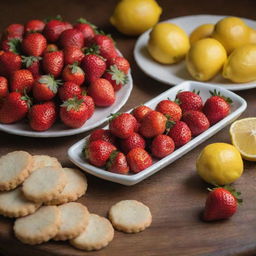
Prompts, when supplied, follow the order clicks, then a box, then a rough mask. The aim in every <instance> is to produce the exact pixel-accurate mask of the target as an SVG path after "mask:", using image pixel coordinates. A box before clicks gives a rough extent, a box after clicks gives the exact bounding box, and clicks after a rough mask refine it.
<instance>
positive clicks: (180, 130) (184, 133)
mask: <svg viewBox="0 0 256 256" xmlns="http://www.w3.org/2000/svg"><path fill="white" fill-rule="evenodd" d="M168 136H170V137H171V138H172V139H173V141H174V144H175V147H176V148H178V147H181V146H183V145H185V144H186V143H188V142H189V141H190V140H191V136H192V135H191V131H190V129H189V127H188V126H187V124H186V123H184V122H183V121H178V122H176V123H175V124H174V125H173V126H172V127H171V129H170V131H169V133H168Z"/></svg>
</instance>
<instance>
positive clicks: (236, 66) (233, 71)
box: [222, 44, 256, 83]
mask: <svg viewBox="0 0 256 256" xmlns="http://www.w3.org/2000/svg"><path fill="white" fill-rule="evenodd" d="M222 75H223V77H225V78H227V79H230V80H231V81H233V82H235V83H246V82H250V81H253V80H256V44H246V45H243V46H241V47H239V48H237V49H235V50H234V51H233V52H232V53H231V54H230V56H229V57H228V59H227V61H226V63H225V65H224V68H223V72H222Z"/></svg>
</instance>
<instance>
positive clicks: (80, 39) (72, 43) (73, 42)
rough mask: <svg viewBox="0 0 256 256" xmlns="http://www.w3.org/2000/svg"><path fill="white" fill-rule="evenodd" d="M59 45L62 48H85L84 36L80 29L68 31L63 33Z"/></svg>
mask: <svg viewBox="0 0 256 256" xmlns="http://www.w3.org/2000/svg"><path fill="white" fill-rule="evenodd" d="M59 43H60V46H61V47H62V48H66V47H77V48H82V47H83V46H84V35H83V33H82V32H80V31H79V30H78V29H75V28H71V29H67V30H65V31H63V32H62V33H61V35H60V38H59Z"/></svg>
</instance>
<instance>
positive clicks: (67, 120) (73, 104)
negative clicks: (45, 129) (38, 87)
mask: <svg viewBox="0 0 256 256" xmlns="http://www.w3.org/2000/svg"><path fill="white" fill-rule="evenodd" d="M60 119H61V121H62V122H63V123H64V124H65V125H67V126H68V127H71V128H79V127H81V126H83V125H84V123H85V122H86V121H87V119H88V108H87V106H86V105H85V103H84V102H83V100H82V99H78V98H77V97H74V98H70V99H68V100H66V101H64V103H63V104H62V105H61V108H60Z"/></svg>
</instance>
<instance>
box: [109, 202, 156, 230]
mask: <svg viewBox="0 0 256 256" xmlns="http://www.w3.org/2000/svg"><path fill="white" fill-rule="evenodd" d="M109 219H110V220H111V222H112V225H113V227H114V228H116V229H118V230H120V231H123V232H126V233H137V232H140V231H142V230H144V229H145V228H147V227H149V226H150V224H151V222H152V215H151V213H150V210H149V208H148V207H147V206H146V205H144V204H143V203H141V202H138V201H136V200H123V201H120V202H118V203H116V204H115V205H113V206H112V207H111V208H110V210H109Z"/></svg>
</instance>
